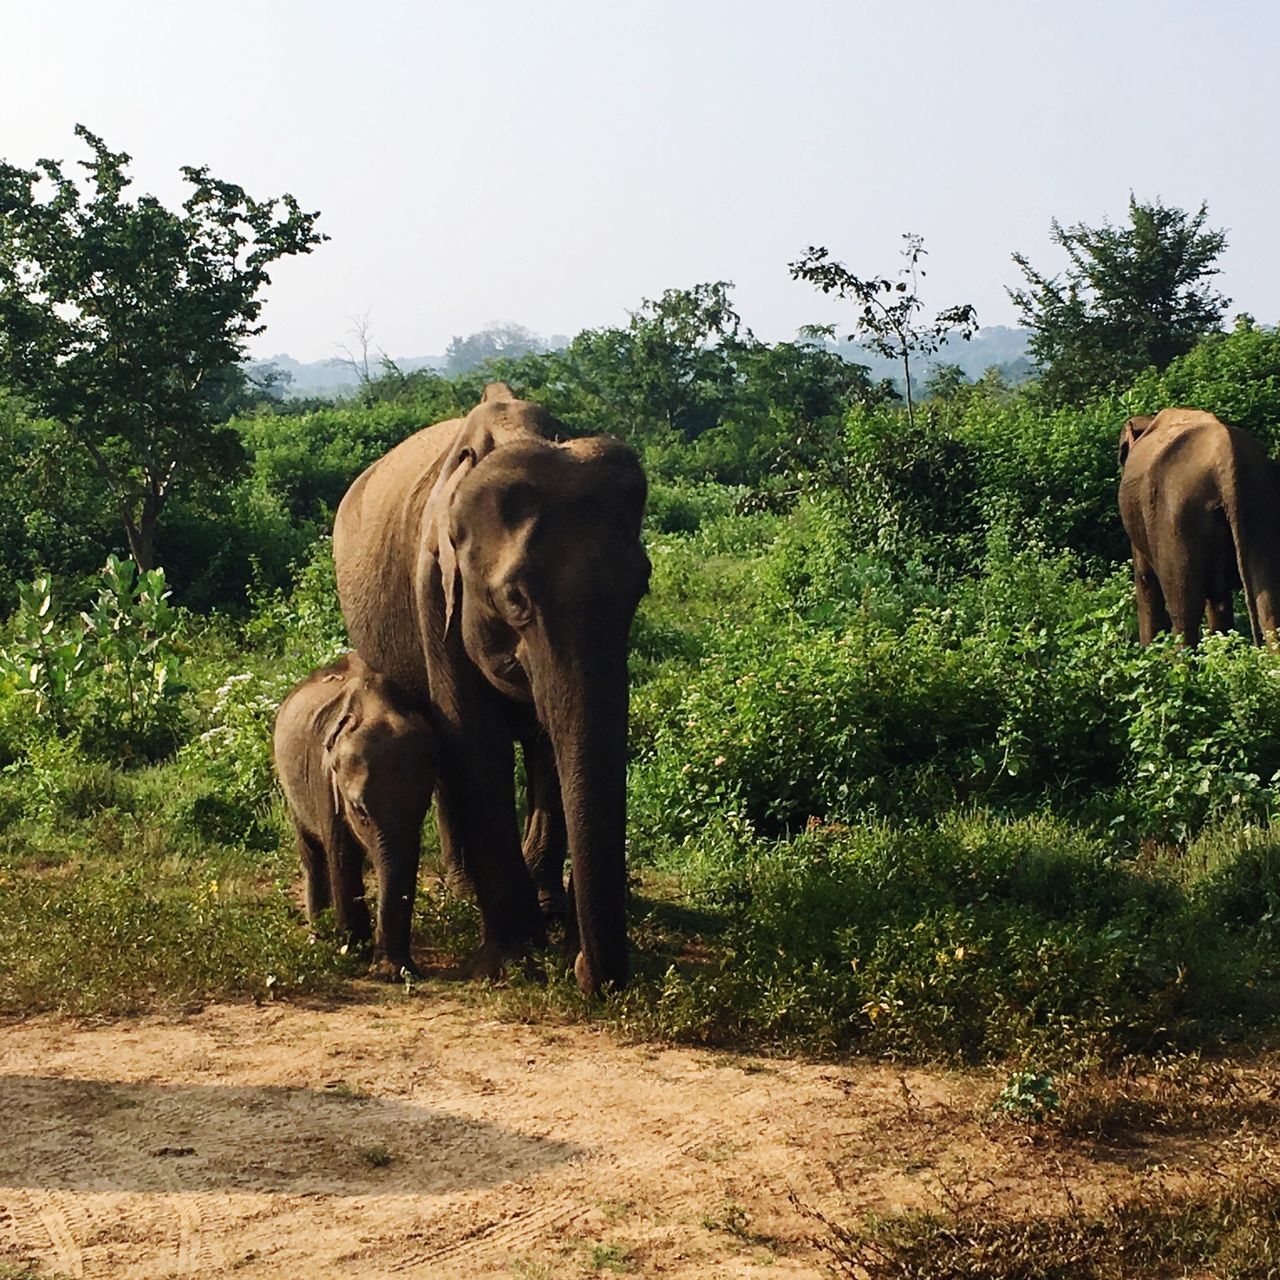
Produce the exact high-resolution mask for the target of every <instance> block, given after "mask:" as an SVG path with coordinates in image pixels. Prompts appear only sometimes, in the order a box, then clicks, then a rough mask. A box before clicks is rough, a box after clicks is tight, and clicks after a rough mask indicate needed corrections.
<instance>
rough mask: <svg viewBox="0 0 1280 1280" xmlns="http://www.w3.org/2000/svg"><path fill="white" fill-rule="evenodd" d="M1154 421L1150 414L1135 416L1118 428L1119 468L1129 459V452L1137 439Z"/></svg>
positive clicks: (1153, 416) (1152, 415)
mask: <svg viewBox="0 0 1280 1280" xmlns="http://www.w3.org/2000/svg"><path fill="white" fill-rule="evenodd" d="M1155 420H1156V419H1155V414H1152V413H1140V414H1135V415H1134V416H1133V417H1132V418H1129V419H1128V420H1127V421H1126V422H1125V424H1124V426H1123V427H1121V428H1120V465H1121V466H1124V464H1125V460H1126V459H1127V458H1128V457H1129V450H1130V449H1132V448H1133V446H1134V444H1135V443H1136V441H1137V440H1138V438H1139V437H1140V436H1141V435H1142V433H1143V432H1144V431H1146V429H1147V428H1148V427H1149V426H1150V425H1151V424H1152V423H1153V422H1154V421H1155Z"/></svg>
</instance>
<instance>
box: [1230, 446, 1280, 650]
mask: <svg viewBox="0 0 1280 1280" xmlns="http://www.w3.org/2000/svg"><path fill="white" fill-rule="evenodd" d="M1233 460H1234V461H1237V465H1236V466H1234V467H1232V468H1230V471H1229V474H1228V476H1224V477H1223V480H1224V481H1227V483H1224V484H1223V485H1222V496H1223V499H1224V502H1223V506H1224V509H1225V512H1226V517H1227V523H1228V525H1229V526H1230V528H1231V542H1232V545H1233V546H1234V548H1235V553H1236V569H1237V571H1238V572H1239V574H1240V586H1241V588H1242V590H1243V591H1244V601H1245V607H1246V608H1247V609H1248V610H1249V630H1250V631H1251V632H1252V634H1253V642H1254V644H1258V645H1260V644H1265V643H1266V631H1267V630H1268V629H1274V628H1275V626H1276V622H1275V619H1274V617H1273V614H1274V612H1275V610H1274V607H1273V606H1274V602H1272V600H1271V595H1272V592H1271V587H1272V585H1273V584H1272V583H1271V581H1270V580H1269V579H1270V575H1269V574H1268V573H1267V572H1266V564H1265V562H1264V560H1262V559H1260V556H1261V557H1268V556H1273V555H1274V554H1275V550H1276V548H1275V547H1274V546H1273V543H1274V539H1275V533H1276V530H1275V528H1274V527H1273V526H1274V525H1275V523H1276V511H1275V504H1276V502H1277V500H1280V492H1277V491H1275V489H1276V487H1275V486H1274V485H1271V484H1263V485H1262V488H1263V489H1265V492H1258V491H1257V490H1258V488H1259V483H1258V482H1261V481H1264V480H1269V479H1270V476H1269V473H1268V474H1267V475H1266V476H1255V475H1253V474H1252V471H1251V469H1250V468H1249V466H1248V462H1249V459H1238V460H1235V459H1233ZM1240 463H1243V464H1244V465H1239V464H1240ZM1251 479H1252V480H1253V481H1254V483H1250V481H1251ZM1264 596H1265V597H1266V600H1265V603H1266V607H1265V608H1263V607H1261V604H1262V602H1263V597H1264ZM1264 615H1265V616H1264Z"/></svg>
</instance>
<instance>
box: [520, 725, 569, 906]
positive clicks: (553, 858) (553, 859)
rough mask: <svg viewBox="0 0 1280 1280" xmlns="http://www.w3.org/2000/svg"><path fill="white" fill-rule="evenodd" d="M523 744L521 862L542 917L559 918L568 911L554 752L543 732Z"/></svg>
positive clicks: (564, 844)
mask: <svg viewBox="0 0 1280 1280" xmlns="http://www.w3.org/2000/svg"><path fill="white" fill-rule="evenodd" d="M523 745H524V768H525V776H526V778H527V779H528V796H529V807H528V816H527V817H526V819H525V825H524V841H523V848H522V852H523V854H524V862H525V866H527V867H528V868H529V874H530V875H531V876H532V877H533V883H534V887H535V888H536V889H537V891H538V906H539V908H540V909H541V911H542V914H543V916H544V917H547V918H549V919H550V918H560V919H562V918H563V917H564V916H565V915H566V914H567V911H568V898H567V897H566V895H565V889H564V863H565V858H566V857H567V856H568V852H569V835H568V831H567V829H566V827H565V821H564V805H563V802H562V801H561V798H560V776H559V774H557V773H556V761H555V753H554V751H553V750H552V747H551V740H550V739H549V738H548V737H547V735H546V734H545V733H540V734H538V735H537V736H536V737H533V738H531V739H529V740H527V741H525V742H524V744H523Z"/></svg>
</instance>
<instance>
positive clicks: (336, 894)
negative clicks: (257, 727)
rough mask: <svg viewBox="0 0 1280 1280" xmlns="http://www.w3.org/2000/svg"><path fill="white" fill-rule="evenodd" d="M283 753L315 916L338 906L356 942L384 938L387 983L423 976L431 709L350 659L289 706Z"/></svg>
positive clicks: (376, 959)
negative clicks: (417, 914) (415, 945)
mask: <svg viewBox="0 0 1280 1280" xmlns="http://www.w3.org/2000/svg"><path fill="white" fill-rule="evenodd" d="M274 750H275V762H276V772H277V773H278V774H279V777H280V785H281V788H282V789H283V791H284V797H285V800H286V802H287V803H288V806H289V815H290V817H291V818H292V819H293V825H294V829H295V831H296V833H297V839H298V852H299V854H300V855H301V858H302V867H303V873H304V876H305V880H306V906H307V917H308V918H309V919H311V920H314V919H315V918H316V916H318V915H319V914H320V912H322V911H324V910H325V909H326V908H328V907H330V906H332V907H333V911H334V917H335V920H336V923H337V926H338V929H339V931H340V932H342V933H344V934H345V935H346V936H347V937H348V938H349V939H350V941H352V942H353V943H356V944H364V943H367V942H369V941H370V940H371V939H372V941H373V944H374V947H373V969H372V972H373V973H374V974H375V976H378V977H383V978H388V979H394V978H397V977H399V976H400V974H401V972H402V971H403V970H407V971H408V972H409V973H410V974H413V975H415V976H417V975H418V969H417V967H416V966H415V965H414V963H413V957H412V956H411V955H410V954H409V929H410V923H411V921H412V917H413V899H414V893H415V891H416V889H417V881H418V861H419V858H420V857H421V852H422V823H423V819H424V818H425V817H426V814H427V809H428V808H429V806H430V804H431V790H432V786H433V785H434V782H435V774H436V764H437V758H436V743H435V734H434V733H433V732H432V729H431V725H430V722H429V720H428V717H427V711H426V708H425V706H423V705H421V704H420V703H418V702H415V700H414V699H413V698H412V697H411V696H410V695H408V694H406V693H405V691H404V690H402V689H398V688H396V686H395V685H393V684H392V683H391V681H389V680H387V679H386V678H385V677H383V676H381V675H379V674H378V673H377V672H376V671H374V670H372V669H371V668H370V667H369V666H368V664H367V663H366V662H365V661H364V660H363V659H362V658H361V657H360V656H359V655H358V654H354V653H351V654H347V655H346V656H345V657H343V658H340V659H339V660H338V661H337V662H335V663H334V664H333V665H332V666H329V667H324V668H321V669H320V670H318V671H313V672H312V673H311V675H309V676H308V677H307V678H306V679H305V680H303V681H302V682H301V683H300V684H299V685H297V686H296V687H295V688H294V689H293V690H292V692H291V693H290V694H289V696H288V697H287V698H285V700H284V702H283V703H281V705H280V710H279V711H278V712H277V713H276V723H275V734H274ZM366 855H367V856H368V858H369V860H370V861H371V862H372V863H373V867H374V871H375V873H376V875H377V881H378V918H377V929H376V930H374V929H373V928H372V922H371V920H370V917H369V908H368V906H367V904H366V902H365V895H364V860H365V857H366Z"/></svg>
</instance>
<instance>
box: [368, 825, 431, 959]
mask: <svg viewBox="0 0 1280 1280" xmlns="http://www.w3.org/2000/svg"><path fill="white" fill-rule="evenodd" d="M420 857H421V847H420V845H419V844H418V843H417V842H416V841H415V842H413V846H412V848H407V847H406V848H403V849H402V848H400V847H399V846H397V847H395V848H394V849H392V848H390V847H383V848H380V849H379V850H377V852H376V853H375V855H374V866H375V868H376V870H377V875H378V928H377V933H376V935H375V939H374V949H373V968H372V973H373V976H374V977H376V978H385V979H387V980H388V981H391V982H394V981H395V980H396V979H397V978H399V977H401V976H402V975H403V974H405V973H408V974H409V976H410V977H413V978H420V977H422V974H421V972H420V971H419V969H418V966H417V965H415V964H414V963H413V956H412V955H411V954H410V952H409V940H410V934H411V931H412V927H413V900H414V895H415V893H416V892H417V888H418V862H419V860H420Z"/></svg>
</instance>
